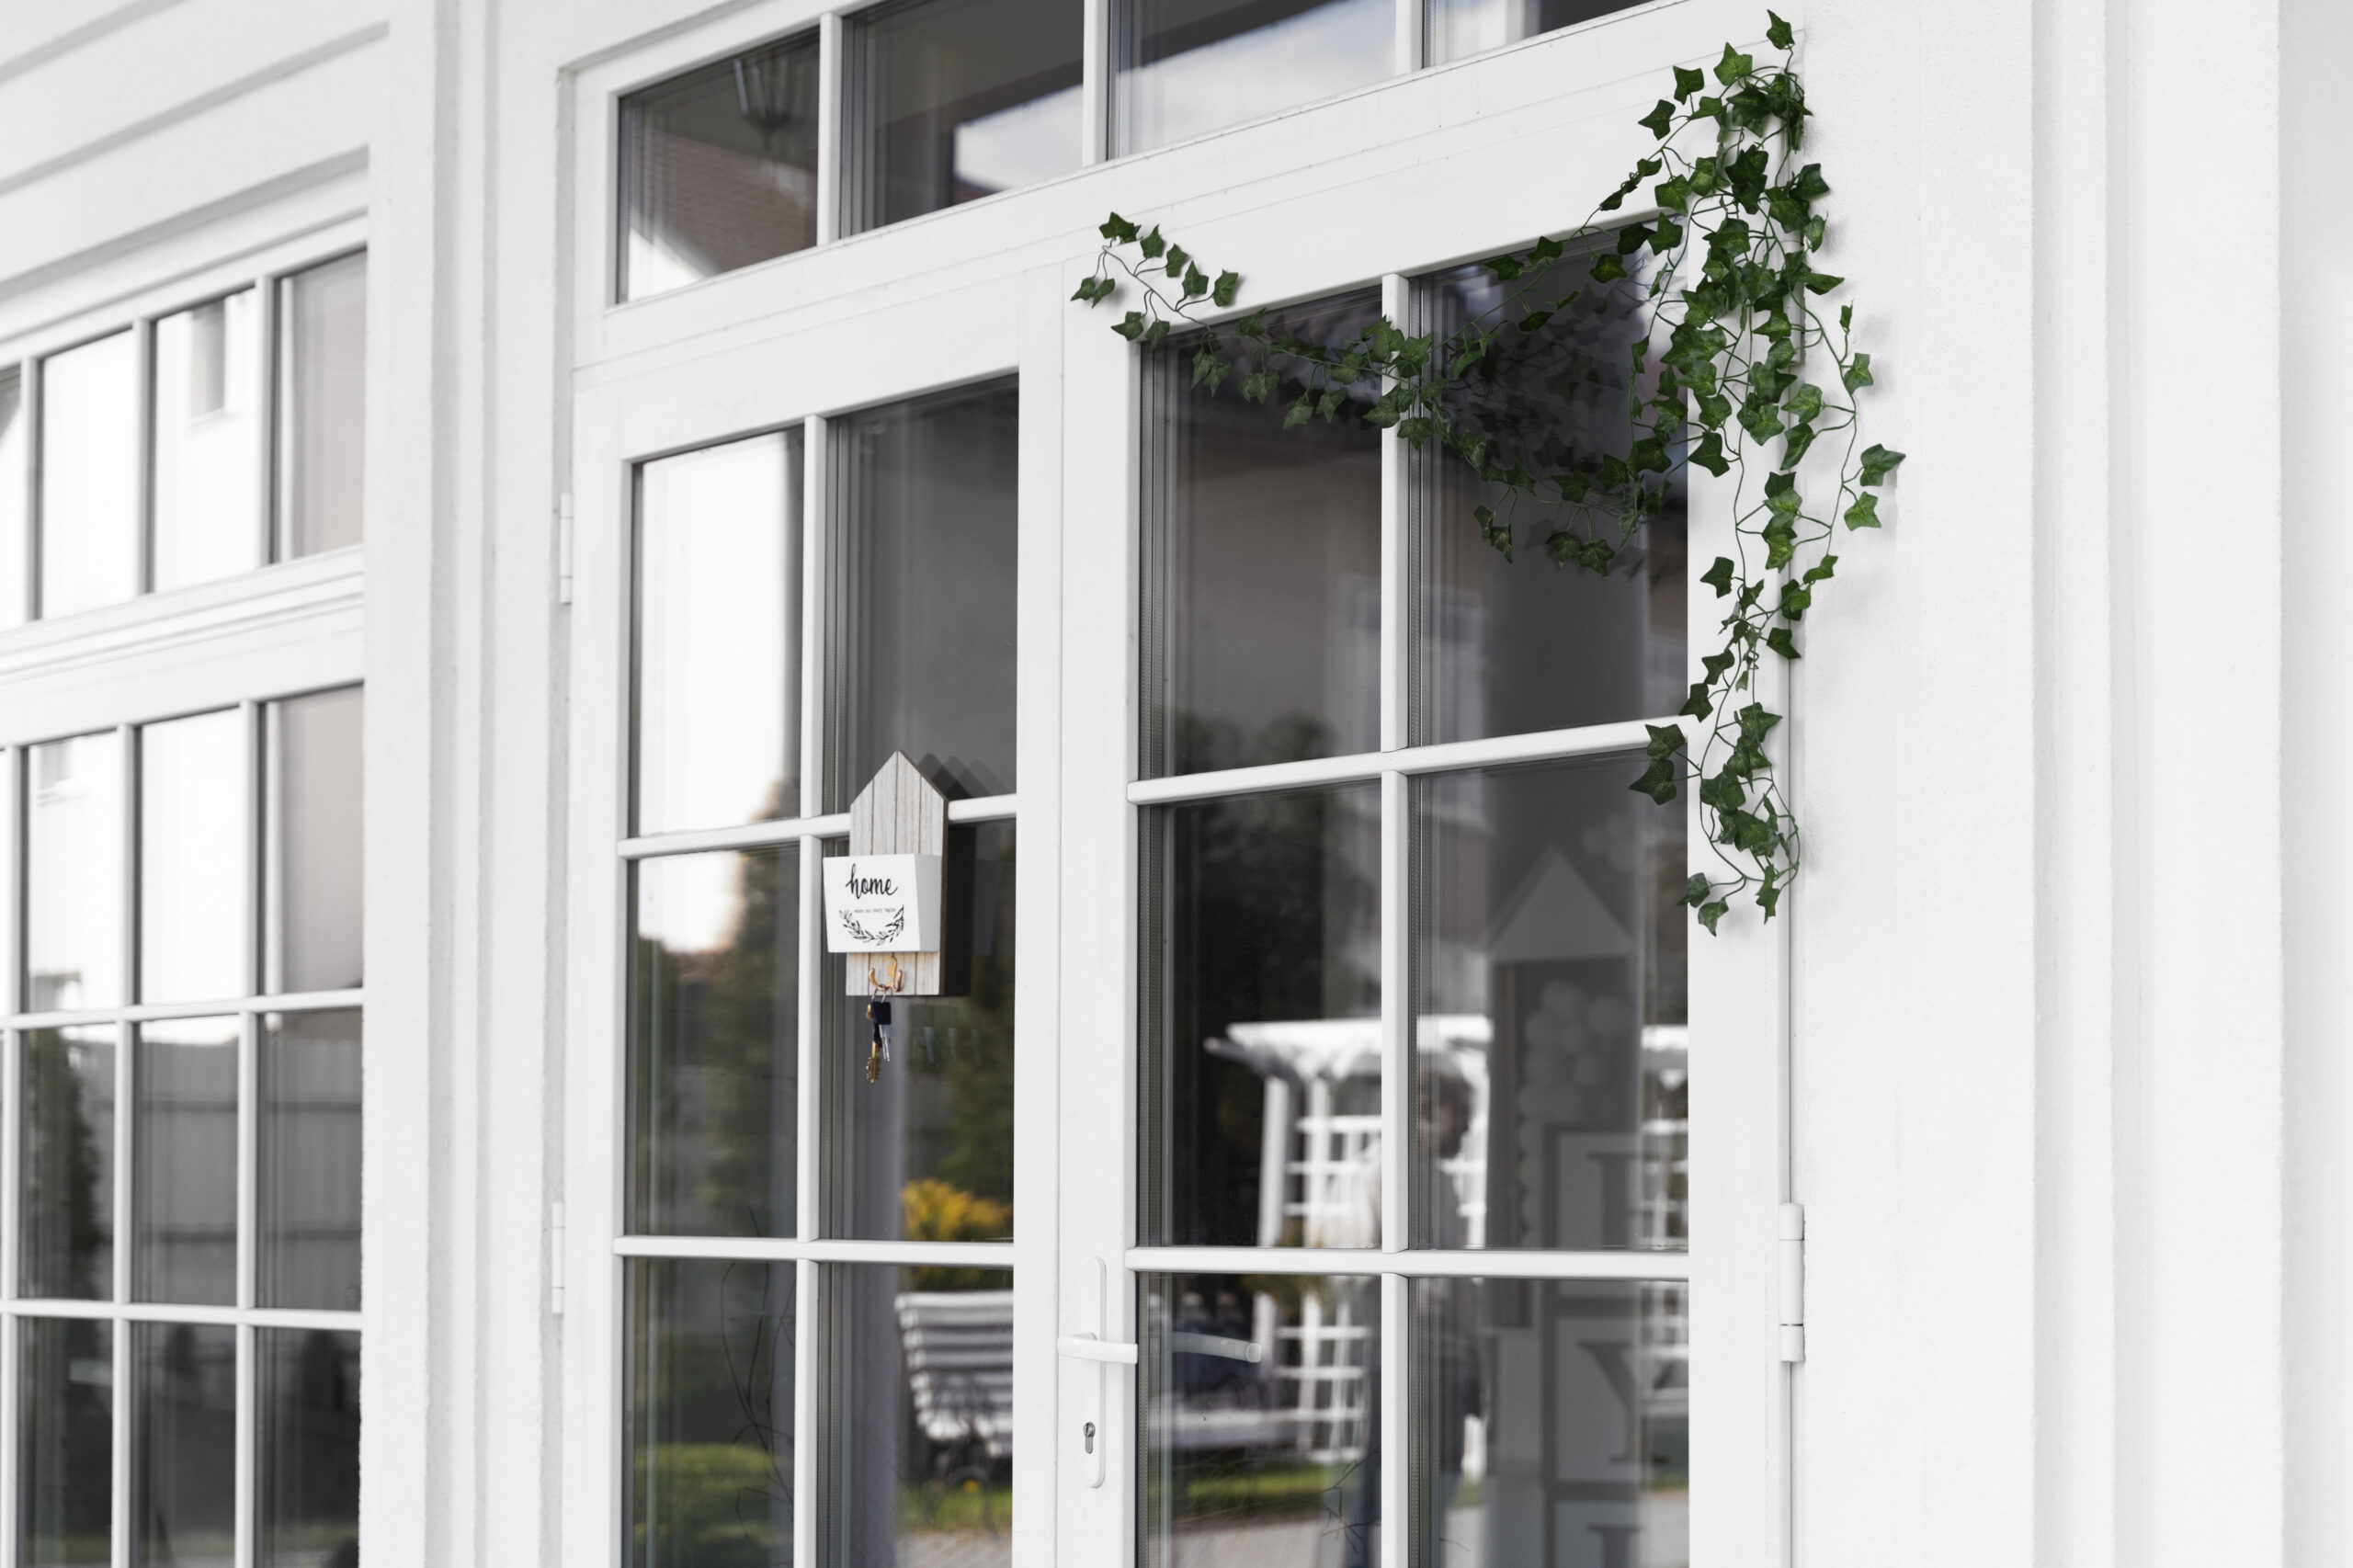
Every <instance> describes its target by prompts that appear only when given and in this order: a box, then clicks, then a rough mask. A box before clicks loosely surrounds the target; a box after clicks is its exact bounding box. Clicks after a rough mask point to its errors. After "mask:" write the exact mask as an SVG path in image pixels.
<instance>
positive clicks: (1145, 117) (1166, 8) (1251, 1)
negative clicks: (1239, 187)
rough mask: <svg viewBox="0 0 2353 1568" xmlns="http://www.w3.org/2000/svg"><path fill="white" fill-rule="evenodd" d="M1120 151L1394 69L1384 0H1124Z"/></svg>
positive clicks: (1390, 14) (1219, 125)
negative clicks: (1124, 46)
mask: <svg viewBox="0 0 2353 1568" xmlns="http://www.w3.org/2000/svg"><path fill="white" fill-rule="evenodd" d="M1120 9H1121V11H1122V13H1123V15H1122V20H1123V21H1124V22H1125V24H1126V26H1125V28H1124V29H1123V31H1122V37H1123V39H1124V40H1125V43H1126V49H1125V51H1124V55H1123V58H1122V59H1121V60H1120V78H1119V83H1118V86H1117V88H1116V93H1117V97H1116V100H1115V101H1116V106H1117V110H1118V114H1119V125H1120V138H1119V140H1120V152H1122V153H1142V152H1147V151H1149V150H1150V149H1152V148H1154V147H1165V146H1166V145H1168V144H1169V143H1170V142H1182V141H1184V140H1185V139H1186V138H1188V137H1190V136H1199V135H1202V134H1204V133H1205V132H1208V131H1218V130H1222V129H1223V128H1224V127H1226V126H1229V125H1238V124H1240V123H1241V122H1242V121H1244V120H1245V119H1258V118H1259V117H1261V116H1262V115H1269V114H1273V113H1276V112H1277V111H1278V110H1280V109H1286V108H1290V107H1291V106H1292V105H1294V104H1303V103H1311V102H1313V100H1315V99H1317V98H1324V97H1331V96H1332V95H1333V94H1335V93H1344V92H1347V90H1348V89H1349V88H1351V87H1360V86H1363V85H1366V84H1367V83H1370V82H1378V81H1380V80H1381V78H1383V77H1385V76H1389V75H1392V74H1395V72H1396V69H1397V65H1396V57H1397V43H1396V32H1397V12H1396V7H1395V6H1392V5H1391V4H1389V0H1320V3H1319V0H1125V3H1124V4H1123V5H1122V6H1121V7H1120Z"/></svg>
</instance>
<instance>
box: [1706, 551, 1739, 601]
mask: <svg viewBox="0 0 2353 1568" xmlns="http://www.w3.org/2000/svg"><path fill="white" fill-rule="evenodd" d="M1699 581H1701V582H1702V583H1705V584H1707V585H1708V586H1710V587H1711V588H1713V589H1715V590H1716V597H1718V598H1722V597H1724V596H1725V595H1726V594H1728V593H1731V592H1732V558H1731V557H1730V556H1728V555H1719V556H1717V557H1716V563H1715V564H1714V565H1713V566H1711V567H1709V568H1708V569H1707V570H1706V571H1705V572H1702V573H1700V574H1699Z"/></svg>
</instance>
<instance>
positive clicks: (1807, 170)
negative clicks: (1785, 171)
mask: <svg viewBox="0 0 2353 1568" xmlns="http://www.w3.org/2000/svg"><path fill="white" fill-rule="evenodd" d="M1790 185H1791V186H1793V187H1795V188H1796V190H1797V193H1798V195H1799V196H1800V197H1801V198H1802V199H1805V200H1807V201H1819V200H1821V199H1823V198H1824V197H1825V196H1827V195H1829V194H1830V182H1829V181H1828V180H1826V179H1824V178H1823V177H1822V165H1820V164H1808V165H1806V166H1805V167H1803V168H1802V169H1800V170H1799V171H1798V177H1797V178H1796V179H1794V180H1791V181H1790Z"/></svg>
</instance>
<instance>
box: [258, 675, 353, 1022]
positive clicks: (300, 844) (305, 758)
mask: <svg viewBox="0 0 2353 1568" xmlns="http://www.w3.org/2000/svg"><path fill="white" fill-rule="evenodd" d="M361 707H362V704H361V699H360V694H359V688H358V687H356V686H354V687H344V688H343V689H341V690H339V691H322V692H315V693H313V695H311V696H309V697H297V698H294V699H290V700H288V701H285V702H272V703H267V704H265V705H264V707H263V709H262V726H263V729H262V734H263V743H262V744H263V747H264V750H265V752H266V754H267V757H268V764H267V767H268V772H267V776H266V778H265V780H264V789H263V796H262V814H263V843H264V854H265V862H264V865H263V869H262V881H263V911H262V912H263V915H264V920H263V927H262V984H263V986H264V987H265V988H266V989H267V990H268V991H269V992H270V993H271V994H282V993H286V992H295V991H339V990H343V989H346V988H347V987H351V986H356V985H358V983H360V970H361V960H362V957H363V943H362V931H361V926H360V870H361V867H360V837H359V835H360V821H361V811H360V807H361V799H360V797H361V793H362V790H363V789H364V781H363V778H362V776H361V770H360V720H361Z"/></svg>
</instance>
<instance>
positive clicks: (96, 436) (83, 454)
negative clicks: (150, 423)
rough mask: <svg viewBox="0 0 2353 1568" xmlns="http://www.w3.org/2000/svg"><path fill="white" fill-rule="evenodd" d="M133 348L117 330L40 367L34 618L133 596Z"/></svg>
mask: <svg viewBox="0 0 2353 1568" xmlns="http://www.w3.org/2000/svg"><path fill="white" fill-rule="evenodd" d="M139 395H140V394H139V342H138V337H137V335H135V334H133V333H130V332H118V333H116V334H115V335H113V336H111V337H102V338H99V339H98V340H97V342H96V343H85V344H84V345H83V346H82V347H79V348H74V349H69V350H67V351H66V352H65V353H63V354H52V355H51V356H50V357H49V358H47V359H44V360H42V361H41V367H40V613H41V614H42V615H43V616H45V617H55V616H61V615H72V614H74V612H75V611H77V610H85V609H93V608H97V606H99V605H110V604H113V603H115V602H117V601H118V600H120V599H127V598H129V597H131V596H132V595H133V594H136V593H137V592H139V467H140V464H139Z"/></svg>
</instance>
